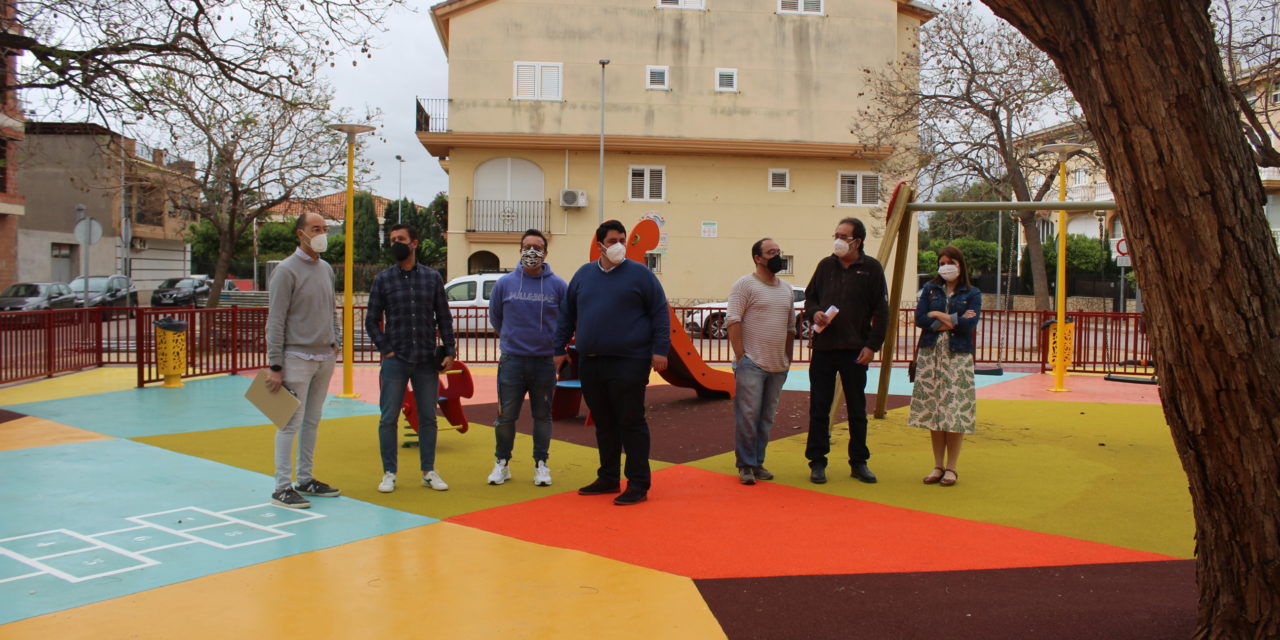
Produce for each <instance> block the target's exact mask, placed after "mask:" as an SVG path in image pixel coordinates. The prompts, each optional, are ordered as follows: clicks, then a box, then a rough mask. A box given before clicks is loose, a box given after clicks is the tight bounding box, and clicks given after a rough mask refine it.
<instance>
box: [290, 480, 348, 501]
mask: <svg viewBox="0 0 1280 640" xmlns="http://www.w3.org/2000/svg"><path fill="white" fill-rule="evenodd" d="M297 489H298V493H301V494H303V495H308V496H320V497H322V498H333V497H336V496H338V495H341V494H342V492H341V491H339V490H337V489H335V488H334V487H331V486H329V485H327V484H325V483H323V482H320V481H319V480H316V479H315V478H312V479H310V480H308V481H306V482H304V483H302V484H300V485H298V486H297Z"/></svg>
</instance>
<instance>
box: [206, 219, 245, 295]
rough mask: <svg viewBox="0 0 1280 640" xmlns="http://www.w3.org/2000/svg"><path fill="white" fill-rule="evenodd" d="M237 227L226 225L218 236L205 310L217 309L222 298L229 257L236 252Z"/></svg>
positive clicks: (229, 265)
mask: <svg viewBox="0 0 1280 640" xmlns="http://www.w3.org/2000/svg"><path fill="white" fill-rule="evenodd" d="M237 231H238V229H237V225H235V224H234V223H230V224H227V225H226V227H225V228H223V229H222V230H221V232H220V233H219V234H218V260H217V261H216V262H214V264H213V282H211V283H209V301H208V303H207V304H206V305H205V308H206V309H217V308H218V304H219V302H220V301H221V300H220V299H221V298H222V289H223V286H222V283H223V282H225V281H226V278H227V271H230V270H231V257H232V256H233V255H234V254H235V251H236V240H237V236H238V233H237Z"/></svg>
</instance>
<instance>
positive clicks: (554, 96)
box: [513, 62, 564, 101]
mask: <svg viewBox="0 0 1280 640" xmlns="http://www.w3.org/2000/svg"><path fill="white" fill-rule="evenodd" d="M563 72H564V64H563V63H560V62H517V63H515V73H514V81H513V82H514V85H515V89H514V93H513V96H514V99H515V100H553V101H559V100H563V99H564V87H563V86H562V82H561V78H562V77H563Z"/></svg>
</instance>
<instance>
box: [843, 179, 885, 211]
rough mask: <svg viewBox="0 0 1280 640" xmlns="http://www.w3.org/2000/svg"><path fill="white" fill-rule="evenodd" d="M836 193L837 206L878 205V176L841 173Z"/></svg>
mask: <svg viewBox="0 0 1280 640" xmlns="http://www.w3.org/2000/svg"><path fill="white" fill-rule="evenodd" d="M837 192H838V194H837V198H838V199H837V200H836V203H837V205H838V206H841V207H853V206H864V207H872V206H875V205H877V204H880V176H879V175H877V174H874V173H855V172H852V171H841V172H840V176H839V180H838V187H837Z"/></svg>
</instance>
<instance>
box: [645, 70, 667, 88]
mask: <svg viewBox="0 0 1280 640" xmlns="http://www.w3.org/2000/svg"><path fill="white" fill-rule="evenodd" d="M667 70H668V67H657V66H653V65H649V66H647V67H645V68H644V77H645V88H646V89H654V90H657V91H667V90H669V89H670V88H671V87H670V86H668V85H667Z"/></svg>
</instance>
